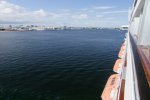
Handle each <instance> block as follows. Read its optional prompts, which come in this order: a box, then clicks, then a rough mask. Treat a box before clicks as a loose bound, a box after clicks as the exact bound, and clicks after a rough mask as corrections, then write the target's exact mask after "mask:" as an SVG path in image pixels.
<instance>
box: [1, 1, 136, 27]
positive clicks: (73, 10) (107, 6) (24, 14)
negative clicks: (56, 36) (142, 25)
mask: <svg viewBox="0 0 150 100" xmlns="http://www.w3.org/2000/svg"><path fill="white" fill-rule="evenodd" d="M132 2H133V0H0V24H33V25H51V26H75V27H119V26H121V25H126V24H128V10H129V8H131V6H132Z"/></svg>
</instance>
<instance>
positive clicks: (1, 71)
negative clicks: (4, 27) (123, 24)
mask: <svg viewBox="0 0 150 100" xmlns="http://www.w3.org/2000/svg"><path fill="white" fill-rule="evenodd" d="M122 33H123V34H122ZM124 33H125V32H124V31H117V30H108V29H101V30H94V29H91V30H58V31H31V32H0V100H100V95H101V93H102V91H103V88H104V86H105V83H106V81H107V78H108V77H109V75H110V74H112V73H113V71H112V68H113V64H114V63H115V60H116V59H117V54H118V51H119V49H120V46H121V44H122V42H123V38H124Z"/></svg>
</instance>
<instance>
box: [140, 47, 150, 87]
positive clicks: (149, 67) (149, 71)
mask: <svg viewBox="0 0 150 100" xmlns="http://www.w3.org/2000/svg"><path fill="white" fill-rule="evenodd" d="M137 49H138V53H139V56H140V59H141V62H142V64H143V68H144V72H145V75H146V78H147V81H148V84H149V87H150V59H149V58H148V57H146V56H147V55H148V54H146V53H145V52H144V51H143V47H142V46H140V45H139V46H137Z"/></svg>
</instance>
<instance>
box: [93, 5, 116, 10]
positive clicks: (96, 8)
mask: <svg viewBox="0 0 150 100" xmlns="http://www.w3.org/2000/svg"><path fill="white" fill-rule="evenodd" d="M112 8H114V7H113V6H96V7H93V9H95V10H108V9H112Z"/></svg>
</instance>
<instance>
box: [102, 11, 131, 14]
mask: <svg viewBox="0 0 150 100" xmlns="http://www.w3.org/2000/svg"><path fill="white" fill-rule="evenodd" d="M104 13H105V14H117V13H118V14H120V13H128V10H117V11H107V12H104Z"/></svg>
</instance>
